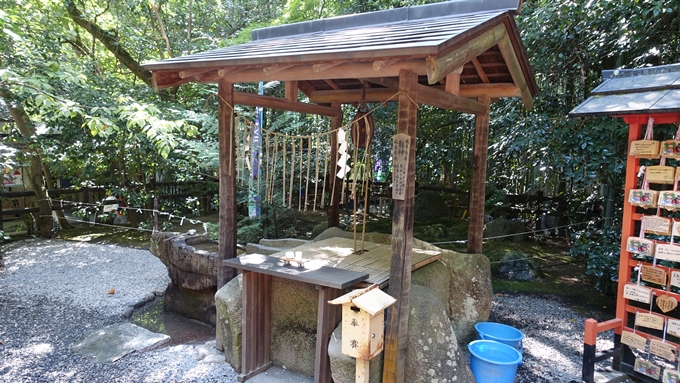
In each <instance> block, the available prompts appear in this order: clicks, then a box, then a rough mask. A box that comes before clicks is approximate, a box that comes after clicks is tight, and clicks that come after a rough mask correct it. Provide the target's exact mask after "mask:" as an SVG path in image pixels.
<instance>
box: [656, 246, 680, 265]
mask: <svg viewBox="0 0 680 383" xmlns="http://www.w3.org/2000/svg"><path fill="white" fill-rule="evenodd" d="M654 257H656V259H657V260H665V261H673V262H680V246H675V245H667V244H659V245H656V249H655V251H654Z"/></svg>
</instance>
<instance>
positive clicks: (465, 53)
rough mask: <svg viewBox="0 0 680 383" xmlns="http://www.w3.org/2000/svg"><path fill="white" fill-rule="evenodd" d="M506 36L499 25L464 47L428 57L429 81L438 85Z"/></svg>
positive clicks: (502, 26) (503, 29)
mask: <svg viewBox="0 0 680 383" xmlns="http://www.w3.org/2000/svg"><path fill="white" fill-rule="evenodd" d="M505 35H506V32H505V25H504V24H499V25H497V26H495V27H493V28H491V29H489V30H488V31H486V32H484V33H482V34H481V35H479V36H477V37H474V38H473V39H472V40H470V41H468V42H466V43H464V44H462V45H456V46H455V47H454V49H453V50H450V51H447V52H446V53H444V54H440V55H438V56H434V57H428V58H427V60H426V63H427V81H428V82H429V83H430V84H436V83H437V82H439V80H441V79H442V78H444V77H446V75H448V74H449V73H451V72H452V71H454V70H455V69H456V68H458V67H461V66H463V64H465V63H466V62H468V61H470V60H472V59H473V58H475V57H477V56H479V55H480V54H482V53H484V52H485V51H487V50H488V49H489V48H491V47H493V46H494V45H496V44H497V43H498V41H500V40H501V39H502V38H503V36H505Z"/></svg>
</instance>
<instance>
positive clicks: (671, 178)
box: [647, 165, 675, 184]
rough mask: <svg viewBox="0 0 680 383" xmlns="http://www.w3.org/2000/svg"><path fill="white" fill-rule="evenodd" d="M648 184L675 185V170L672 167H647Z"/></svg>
mask: <svg viewBox="0 0 680 383" xmlns="http://www.w3.org/2000/svg"><path fill="white" fill-rule="evenodd" d="M647 182H649V183H650V184H673V183H674V182H675V168H674V167H672V166H662V165H655V166H647Z"/></svg>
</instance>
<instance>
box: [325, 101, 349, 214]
mask: <svg viewBox="0 0 680 383" xmlns="http://www.w3.org/2000/svg"><path fill="white" fill-rule="evenodd" d="M331 106H332V107H333V108H336V109H338V111H340V113H338V115H337V116H335V117H331V130H336V129H338V128H339V127H341V126H342V111H341V110H340V106H341V104H340V102H339V101H332V102H331ZM347 137H349V135H348V136H347ZM330 163H331V165H330V166H329V167H328V168H329V169H330V170H329V173H330V177H328V180H329V185H328V189H329V195H330V197H331V200H330V202H329V204H328V213H327V214H328V227H338V226H340V194H341V193H342V179H340V178H338V177H337V176H336V175H337V174H338V171H339V170H340V167H339V166H338V134H337V133H336V132H333V133H331V159H330Z"/></svg>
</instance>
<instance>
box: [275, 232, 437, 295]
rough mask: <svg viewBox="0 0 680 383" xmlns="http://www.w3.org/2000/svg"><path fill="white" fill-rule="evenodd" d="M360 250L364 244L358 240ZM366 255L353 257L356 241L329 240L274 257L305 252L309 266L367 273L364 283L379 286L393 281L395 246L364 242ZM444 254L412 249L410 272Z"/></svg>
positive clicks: (303, 256)
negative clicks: (391, 276)
mask: <svg viewBox="0 0 680 383" xmlns="http://www.w3.org/2000/svg"><path fill="white" fill-rule="evenodd" d="M357 247H359V248H361V241H357ZM364 250H365V251H364V253H363V254H354V240H353V239H351V238H329V239H324V240H322V241H319V242H312V243H308V244H306V245H302V246H298V247H295V248H293V249H288V250H286V251H282V252H279V253H275V254H272V255H271V256H272V257H277V258H282V257H285V256H286V252H290V251H294V252H298V251H300V252H302V258H304V259H309V260H310V261H309V262H307V264H308V265H309V266H308V267H319V266H329V267H335V268H339V269H344V270H351V271H356V272H359V273H368V279H366V280H365V281H362V282H361V284H365V285H372V284H378V285H380V287H385V286H386V285H387V284H389V279H390V261H391V258H392V246H391V245H386V244H385V245H384V244H379V243H374V242H365V243H364ZM441 257H442V254H441V252H438V251H432V250H422V249H413V255H412V257H411V270H412V271H413V270H416V269H419V268H421V267H423V266H425V265H428V264H430V263H432V262H435V261H437V260H439V259H441Z"/></svg>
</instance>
